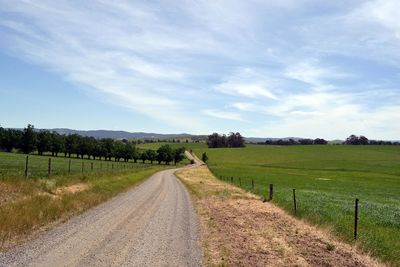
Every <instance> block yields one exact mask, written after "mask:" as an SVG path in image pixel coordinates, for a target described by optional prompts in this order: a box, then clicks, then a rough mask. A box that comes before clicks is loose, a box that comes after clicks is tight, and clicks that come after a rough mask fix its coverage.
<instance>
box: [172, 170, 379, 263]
mask: <svg viewBox="0 0 400 267" xmlns="http://www.w3.org/2000/svg"><path fill="white" fill-rule="evenodd" d="M176 175H177V177H178V178H179V179H180V180H181V181H182V182H183V183H184V184H185V185H186V186H187V187H188V189H189V190H190V192H191V194H192V196H193V203H194V205H195V208H196V210H197V213H198V215H199V216H198V217H199V220H200V228H201V238H202V246H203V253H204V262H205V264H206V265H207V266H384V265H383V264H381V263H379V262H378V261H377V260H375V259H373V258H371V257H369V256H368V255H366V254H365V253H363V252H361V251H360V250H358V249H357V248H356V247H354V246H351V245H348V244H345V243H342V242H340V241H338V240H337V239H335V238H334V237H333V236H331V235H330V234H329V233H328V231H326V230H321V229H318V228H316V227H315V226H311V225H309V224H307V223H305V222H303V221H301V220H298V219H296V218H294V217H292V216H290V215H289V214H287V213H286V212H284V211H283V210H281V209H280V208H278V207H276V206H275V205H273V204H271V203H263V202H262V201H260V198H259V197H258V196H256V195H254V194H251V193H248V192H245V191H244V190H242V189H240V188H237V187H235V186H232V185H230V184H228V183H225V182H223V181H220V180H218V179H216V178H215V177H214V176H213V175H212V173H211V172H210V171H209V169H208V168H207V166H205V165H203V166H198V167H194V168H185V169H181V170H179V171H177V173H176Z"/></svg>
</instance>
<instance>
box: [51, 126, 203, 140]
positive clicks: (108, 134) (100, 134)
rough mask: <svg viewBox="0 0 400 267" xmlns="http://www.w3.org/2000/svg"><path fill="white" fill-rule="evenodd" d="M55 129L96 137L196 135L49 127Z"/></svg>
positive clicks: (181, 136)
mask: <svg viewBox="0 0 400 267" xmlns="http://www.w3.org/2000/svg"><path fill="white" fill-rule="evenodd" d="M47 130H49V131H55V132H58V133H59V134H79V135H82V136H92V137H95V138H113V139H145V138H149V139H152V138H156V139H157V138H159V139H165V138H192V137H196V136H195V135H191V134H187V133H182V134H158V133H145V132H126V131H111V130H89V131H83V130H72V129H67V128H55V129H47Z"/></svg>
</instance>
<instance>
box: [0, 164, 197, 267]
mask: <svg viewBox="0 0 400 267" xmlns="http://www.w3.org/2000/svg"><path fill="white" fill-rule="evenodd" d="M173 173H174V170H166V171H162V172H159V173H157V174H155V175H153V176H152V177H151V178H149V179H148V180H146V181H145V182H144V183H142V184H141V185H140V186H137V187H135V188H134V189H131V190H130V191H128V192H126V193H124V194H121V195H119V196H117V197H115V198H113V199H112V200H110V201H108V202H106V203H103V204H101V205H99V206H97V207H96V208H93V209H91V210H89V211H88V212H85V213H83V214H82V215H80V216H77V217H75V218H73V219H71V220H70V221H68V222H67V223H65V224H63V225H61V226H59V227H57V228H55V229H54V230H52V231H49V232H47V233H46V234H44V235H43V236H41V237H40V238H38V239H36V240H33V241H32V242H29V243H28V244H26V245H24V246H22V247H20V248H18V249H16V250H14V251H10V252H7V253H0V266H200V265H201V249H200V245H199V240H198V238H199V237H198V225H197V220H196V215H195V212H194V210H193V208H192V204H191V200H190V196H189V194H188V192H187V191H186V189H185V188H184V186H183V185H182V184H181V183H180V181H178V180H177V179H176V177H175V176H174V174H173Z"/></svg>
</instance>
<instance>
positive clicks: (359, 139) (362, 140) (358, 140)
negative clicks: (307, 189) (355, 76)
mask: <svg viewBox="0 0 400 267" xmlns="http://www.w3.org/2000/svg"><path fill="white" fill-rule="evenodd" d="M257 144H261V145H280V146H290V145H327V144H328V141H326V140H325V139H322V138H316V139H308V138H304V139H293V138H289V139H278V140H271V139H268V140H266V141H265V142H258V143H257ZM338 144H339V145H340V144H342V145H400V142H397V141H395V142H392V141H382V140H369V139H368V138H367V137H365V136H363V135H360V136H356V135H354V134H352V135H350V136H349V137H348V138H346V140H345V141H344V142H341V143H338Z"/></svg>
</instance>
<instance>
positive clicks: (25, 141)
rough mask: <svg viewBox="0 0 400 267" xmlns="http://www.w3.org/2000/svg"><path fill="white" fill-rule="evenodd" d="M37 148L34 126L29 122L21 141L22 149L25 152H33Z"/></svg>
mask: <svg viewBox="0 0 400 267" xmlns="http://www.w3.org/2000/svg"><path fill="white" fill-rule="evenodd" d="M35 148H36V133H35V131H34V126H33V125H31V124H28V126H27V127H26V128H25V129H24V130H23V132H22V136H21V142H20V149H21V151H22V152H23V153H25V154H29V153H32V151H34V150H35Z"/></svg>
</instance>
